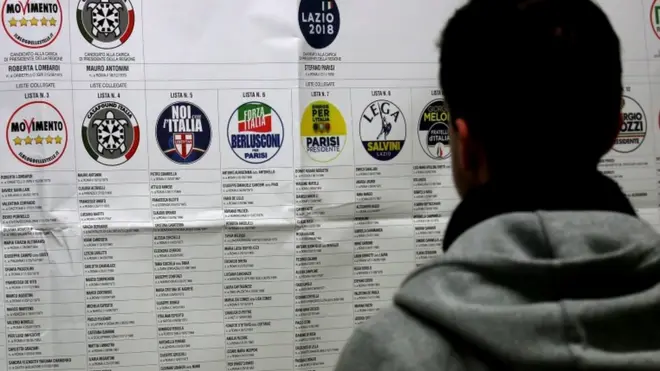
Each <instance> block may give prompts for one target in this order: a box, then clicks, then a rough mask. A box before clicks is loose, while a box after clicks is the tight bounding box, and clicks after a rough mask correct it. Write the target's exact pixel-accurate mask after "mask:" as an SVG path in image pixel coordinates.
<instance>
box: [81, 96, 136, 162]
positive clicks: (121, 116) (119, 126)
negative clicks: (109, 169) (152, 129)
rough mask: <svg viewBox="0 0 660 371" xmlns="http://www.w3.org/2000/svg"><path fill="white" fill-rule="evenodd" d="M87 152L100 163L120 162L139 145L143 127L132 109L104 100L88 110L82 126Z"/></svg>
mask: <svg viewBox="0 0 660 371" xmlns="http://www.w3.org/2000/svg"><path fill="white" fill-rule="evenodd" d="M82 140H83V144H84V146H85V150H87V153H88V154H89V155H90V156H91V157H92V158H93V159H94V160H95V161H96V162H98V163H100V164H103V165H107V166H117V165H121V164H123V163H125V162H127V161H128V160H130V159H131V158H132V157H133V156H134V155H135V153H136V152H137V149H138V145H139V144H140V127H139V126H138V122H137V119H136V118H135V115H134V114H133V112H131V110H130V109H128V107H126V106H124V105H123V104H121V103H118V102H102V103H99V104H97V105H95V106H94V107H92V109H90V110H89V112H87V114H86V115H85V119H84V121H83V125H82Z"/></svg>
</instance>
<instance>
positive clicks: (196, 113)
mask: <svg viewBox="0 0 660 371" xmlns="http://www.w3.org/2000/svg"><path fill="white" fill-rule="evenodd" d="M156 140H157V141H158V146H159V147H160V150H161V151H162V152H163V154H164V155H165V156H167V158H169V159H170V160H172V161H174V162H176V163H179V164H192V163H194V162H197V161H198V160H199V159H201V158H202V157H204V155H205V154H206V151H207V150H208V149H209V145H210V144H211V124H210V123H209V118H208V117H207V116H206V114H205V113H204V111H202V109H201V108H199V107H198V106H196V105H194V104H193V103H190V102H176V103H172V104H170V105H169V106H167V107H166V108H165V110H163V112H161V114H160V115H159V116H158V121H157V122H156Z"/></svg>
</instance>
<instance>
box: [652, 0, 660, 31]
mask: <svg viewBox="0 0 660 371" xmlns="http://www.w3.org/2000/svg"><path fill="white" fill-rule="evenodd" d="M651 27H652V28H653V33H654V34H655V36H656V37H657V38H658V39H660V0H653V4H651Z"/></svg>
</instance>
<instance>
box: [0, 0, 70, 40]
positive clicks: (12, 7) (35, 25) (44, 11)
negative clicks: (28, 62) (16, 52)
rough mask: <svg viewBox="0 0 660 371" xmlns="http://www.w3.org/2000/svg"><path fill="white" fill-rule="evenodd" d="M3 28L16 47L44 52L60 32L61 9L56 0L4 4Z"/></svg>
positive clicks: (13, 1)
mask: <svg viewBox="0 0 660 371" xmlns="http://www.w3.org/2000/svg"><path fill="white" fill-rule="evenodd" d="M2 27H3V28H4V30H5V32H6V33H7V35H9V37H10V38H11V40H12V41H13V42H15V43H16V44H18V45H20V46H22V47H24V48H29V49H38V48H44V47H46V46H48V45H50V44H52V43H53V42H54V41H55V39H57V36H58V35H59V34H60V31H62V5H61V4H60V1H59V0H5V1H4V2H3V3H2Z"/></svg>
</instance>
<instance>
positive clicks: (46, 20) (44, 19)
mask: <svg viewBox="0 0 660 371" xmlns="http://www.w3.org/2000/svg"><path fill="white" fill-rule="evenodd" d="M41 25H42V26H48V19H46V17H43V18H41Z"/></svg>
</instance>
